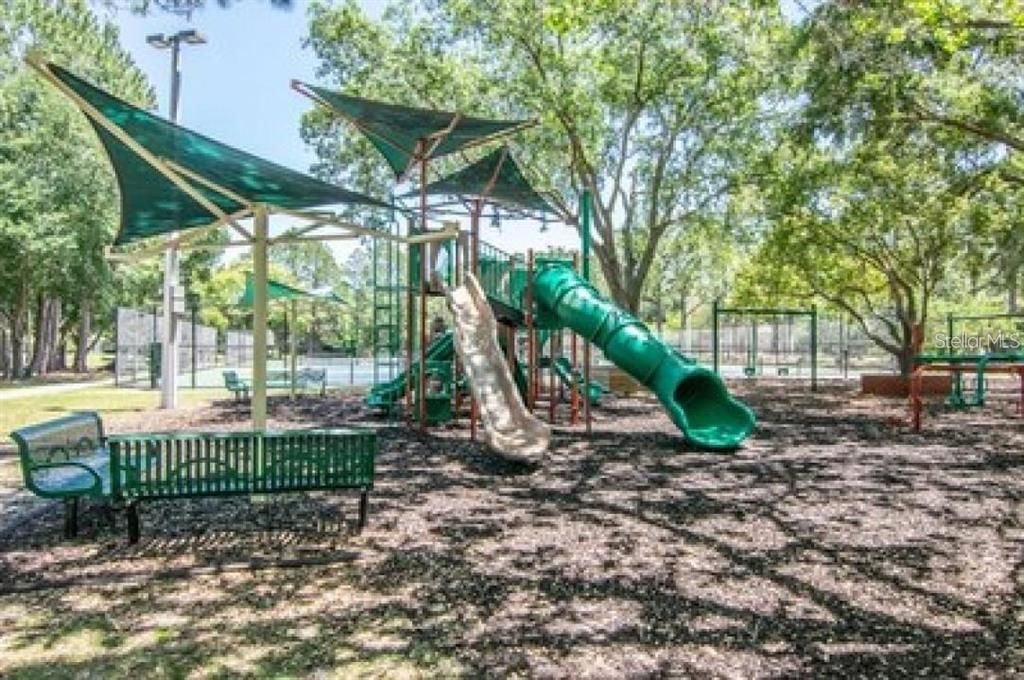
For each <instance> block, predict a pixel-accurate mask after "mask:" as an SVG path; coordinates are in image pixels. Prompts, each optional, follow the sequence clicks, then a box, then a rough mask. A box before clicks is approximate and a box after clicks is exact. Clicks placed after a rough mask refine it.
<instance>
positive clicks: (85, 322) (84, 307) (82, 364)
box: [75, 294, 92, 373]
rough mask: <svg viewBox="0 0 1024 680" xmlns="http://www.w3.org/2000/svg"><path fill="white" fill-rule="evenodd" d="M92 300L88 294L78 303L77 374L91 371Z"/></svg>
mask: <svg viewBox="0 0 1024 680" xmlns="http://www.w3.org/2000/svg"><path fill="white" fill-rule="evenodd" d="M91 303H92V300H91V299H90V298H89V295H88V294H85V295H82V298H81V300H79V303H78V339H77V343H76V344H75V372H76V373H86V372H88V370H89V366H88V357H89V335H90V333H91V332H92V328H91V327H92V304H91Z"/></svg>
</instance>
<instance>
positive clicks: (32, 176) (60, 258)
mask: <svg viewBox="0 0 1024 680" xmlns="http://www.w3.org/2000/svg"><path fill="white" fill-rule="evenodd" d="M28 49H39V50H42V51H43V52H44V54H45V56H47V57H48V58H50V59H53V60H55V61H58V62H60V63H61V64H63V65H65V66H68V67H69V68H71V69H73V70H74V71H76V72H78V73H80V74H82V75H83V76H84V77H86V78H88V79H90V80H92V81H94V82H96V83H98V84H100V85H101V86H102V87H105V88H107V89H109V90H111V91H113V92H115V93H116V94H119V95H120V96H122V97H124V98H126V99H128V100H131V101H134V102H137V103H140V104H143V105H148V104H150V103H152V101H153V96H152V91H151V90H150V88H149V86H148V85H147V84H146V81H145V78H144V76H143V75H142V73H141V72H140V71H139V70H138V69H137V68H136V67H135V65H134V64H133V63H132V61H131V58H130V57H129V55H128V54H127V52H125V51H124V50H123V49H122V48H121V47H120V45H119V44H118V38H117V31H116V29H115V28H114V26H113V25H112V24H110V23H107V22H103V21H101V20H99V19H98V18H97V17H96V16H95V15H94V14H93V13H92V11H91V10H90V9H89V6H88V4H87V3H86V2H84V0H56V1H46V0H11V2H7V3H4V4H3V6H0V315H2V316H3V317H4V318H6V320H7V323H8V326H9V327H10V328H11V334H12V342H11V346H12V347H11V350H12V373H13V374H14V375H21V374H22V373H23V372H24V366H23V364H22V356H23V353H24V352H23V349H24V341H25V336H26V333H27V332H28V328H29V325H30V319H32V313H31V309H32V307H33V306H34V307H35V309H36V313H35V315H34V323H33V324H32V325H33V326H34V328H35V331H36V336H37V337H36V342H35V348H36V352H35V355H36V356H35V358H34V360H33V362H32V366H33V369H34V370H39V371H42V370H46V368H47V367H48V366H49V364H50V363H51V362H50V361H49V360H48V358H49V356H51V354H52V352H53V346H54V345H56V344H60V343H59V342H58V340H57V336H58V335H59V331H60V328H61V326H62V324H61V323H60V319H59V318H57V310H58V309H60V308H61V307H63V308H65V309H66V308H68V307H71V306H72V305H75V306H77V307H78V308H79V309H82V308H86V309H88V306H89V305H90V304H91V301H92V300H93V299H94V297H101V296H102V292H101V291H102V290H103V289H104V288H105V287H109V285H110V275H109V269H108V267H107V264H106V263H105V262H104V261H103V258H102V249H103V245H105V244H107V243H109V242H110V240H111V238H112V236H113V230H114V225H115V224H116V208H117V206H116V197H117V190H116V187H115V185H114V181H113V176H112V174H111V172H110V170H109V168H108V165H107V162H106V159H105V157H104V155H103V152H102V150H101V149H100V147H99V143H98V140H97V139H96V137H95V134H94V133H93V131H92V129H91V128H90V127H89V125H88V124H87V123H86V121H85V120H84V118H83V117H82V116H81V114H79V113H78V112H77V111H76V110H75V109H74V107H73V106H71V105H70V103H68V102H67V101H66V100H65V99H64V98H63V97H62V96H61V95H59V94H58V93H56V92H55V91H54V90H53V89H52V88H50V87H49V86H47V85H46V84H45V83H43V82H42V81H41V80H40V79H39V78H38V77H37V76H36V75H35V74H33V73H31V72H30V71H29V69H28V68H27V67H25V65H24V64H23V63H22V61H21V60H22V57H23V56H24V54H25V52H26V51H27V50H28ZM83 294H84V295H85V296H86V297H83ZM86 299H88V301H87V302H85V304H84V307H83V300H86ZM33 301H35V303H34V304H33ZM56 301H61V302H62V303H67V304H60V303H58V302H56Z"/></svg>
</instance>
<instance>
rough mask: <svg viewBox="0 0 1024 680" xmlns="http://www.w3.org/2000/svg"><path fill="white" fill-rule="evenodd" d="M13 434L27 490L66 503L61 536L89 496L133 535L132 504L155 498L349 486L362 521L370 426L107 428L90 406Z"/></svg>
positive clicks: (370, 464) (369, 484) (368, 485)
mask: <svg viewBox="0 0 1024 680" xmlns="http://www.w3.org/2000/svg"><path fill="white" fill-rule="evenodd" d="M12 437H13V438H14V440H15V441H16V442H17V443H18V446H19V449H20V452H21V460H22V469H23V471H24V475H25V483H26V486H27V487H28V488H29V490H31V491H32V492H33V493H36V494H37V495H39V496H42V497H44V498H60V499H64V500H65V502H66V503H67V520H66V523H65V533H66V534H67V535H68V536H74V535H75V533H76V531H77V512H78V499H79V498H82V497H92V498H96V499H99V500H101V501H104V502H105V503H107V504H108V505H110V506H113V505H115V504H116V505H117V506H119V507H124V508H125V509H126V510H127V514H128V537H129V540H130V541H131V542H133V543H134V542H137V541H138V540H139V533H140V523H139V513H138V504H139V503H140V502H142V501H147V500H157V499H161V500H164V499H175V498H200V497H209V496H227V495H249V494H273V493H289V492H301V491H320V490H336V489H356V490H358V491H360V498H359V528H360V529H362V528H363V527H364V526H365V525H366V515H367V510H368V502H369V492H370V490H371V489H372V488H373V477H374V464H375V459H376V453H377V435H376V433H375V432H373V431H372V430H362V429H319V430H293V431H280V432H254V431H246V432H209V433H199V432H183V433H165V434H127V435H113V436H110V437H104V436H103V426H102V423H101V421H100V418H99V416H98V415H97V414H95V413H83V414H75V415H71V416H66V417H64V418H59V419H57V420H54V421H50V422H47V423H42V424H40V425H34V426H32V427H28V428H24V429H21V430H18V431H16V432H14V433H13V434H12ZM58 472H59V473H60V474H57V473H58Z"/></svg>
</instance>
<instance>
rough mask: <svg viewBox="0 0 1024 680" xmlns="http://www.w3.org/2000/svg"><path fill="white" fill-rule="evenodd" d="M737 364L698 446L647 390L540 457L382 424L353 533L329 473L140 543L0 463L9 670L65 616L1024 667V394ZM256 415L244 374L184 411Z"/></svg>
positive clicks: (434, 662)
mask: <svg viewBox="0 0 1024 680" xmlns="http://www.w3.org/2000/svg"><path fill="white" fill-rule="evenodd" d="M731 387H733V388H734V389H735V390H736V392H737V394H738V396H740V397H741V398H743V399H746V400H748V401H749V402H750V403H751V404H752V406H753V407H754V408H755V409H756V410H757V413H758V416H759V427H758V430H757V431H756V432H755V434H754V435H753V436H752V437H751V438H750V439H749V440H748V441H747V444H746V445H745V447H744V448H743V449H741V450H740V451H738V452H736V453H733V454H722V453H699V454H695V453H686V452H680V451H678V447H679V446H680V440H679V437H678V433H677V431H676V429H675V428H674V426H673V425H672V424H671V422H670V421H669V420H668V418H667V417H666V416H665V415H663V413H662V411H661V410H660V409H658V408H657V405H656V403H655V402H654V401H653V400H651V399H628V400H627V399H616V398H614V397H609V398H608V399H607V400H606V403H605V404H604V406H603V408H602V409H600V410H598V411H596V412H595V416H596V418H597V419H596V422H595V434H594V436H593V438H592V439H590V440H587V439H585V438H584V437H582V436H580V435H578V434H576V433H574V432H572V431H571V430H569V429H568V428H564V427H557V426H556V427H555V428H554V443H553V446H552V450H553V451H554V452H555V455H554V456H553V457H552V462H551V463H550V464H549V465H548V466H546V467H545V468H543V469H540V470H536V471H533V472H532V473H531V472H530V471H529V470H527V469H525V468H522V467H514V466H511V465H509V464H507V463H502V462H501V461H499V460H497V459H495V458H494V457H492V456H491V455H489V454H488V453H487V452H486V451H485V450H484V448H483V446H482V445H481V444H479V443H477V444H474V443H471V442H469V441H467V437H466V432H465V431H464V430H443V429H438V430H432V431H429V432H428V433H426V434H421V433H419V432H412V433H410V432H407V431H405V430H400V429H388V428H384V429H383V430H382V431H381V433H380V436H381V451H380V455H379V457H378V463H377V470H378V483H377V485H376V492H375V500H374V502H373V507H372V508H371V511H372V513H373V516H374V518H375V520H374V522H372V523H371V525H370V526H369V527H368V529H367V531H366V532H365V533H364V534H363V535H362V536H359V537H356V536H354V535H345V534H339V529H338V528H339V526H341V524H340V521H339V514H338V513H348V514H351V513H352V512H354V508H353V507H352V504H351V502H350V499H349V498H346V497H343V496H332V495H314V496H310V497H295V498H285V497H282V498H279V499H273V500H270V501H268V502H266V503H264V504H262V506H261V507H257V508H255V509H254V508H252V507H250V505H249V503H250V501H249V500H248V499H243V498H235V499H218V500H213V499H205V500H196V501H190V502H188V503H186V504H180V503H166V504H161V503H159V502H154V503H152V504H150V506H147V507H146V508H145V509H144V518H143V519H144V522H145V524H146V526H147V527H148V528H147V532H146V535H145V536H144V537H143V541H142V542H141V543H139V544H138V545H137V546H127V545H126V544H125V543H124V542H123V541H122V540H119V539H120V533H119V532H114V531H111V530H110V529H108V528H106V527H105V525H104V524H103V520H102V518H101V517H95V518H93V517H90V516H88V515H87V516H85V517H83V520H82V537H81V539H80V540H79V541H77V542H66V541H63V540H61V539H60V538H59V535H60V522H61V515H60V510H59V508H58V507H53V508H47V507H45V506H42V505H40V504H38V503H37V502H36V501H35V500H34V499H27V498H24V497H23V496H22V494H20V493H19V492H16V491H14V490H13V489H14V487H15V486H16V483H17V480H14V479H11V478H10V476H5V475H0V485H2V486H3V487H4V488H0V504H2V506H0V510H2V512H0V516H2V517H4V520H3V521H4V526H3V527H0V593H2V594H0V631H2V632H0V650H2V653H0V675H4V676H11V677H32V676H33V675H34V674H39V673H41V672H44V671H45V670H46V669H47V668H50V667H51V666H52V663H53V662H54V660H55V659H56V658H57V656H56V655H57V654H58V652H57V650H59V649H65V650H66V649H67V644H70V643H72V642H73V643H74V645H75V649H76V650H78V652H76V656H75V659H78V660H75V659H70V658H65V659H64V662H65V663H67V664H70V665H69V666H67V667H68V668H70V669H71V670H72V671H74V672H80V673H82V674H86V673H88V672H91V673H93V674H98V675H102V676H103V677H127V676H130V675H134V676H135V677H139V676H147V675H153V674H156V673H157V672H160V671H162V672H164V673H165V674H170V675H187V674H189V673H194V674H200V675H201V674H204V673H205V674H209V675H215V674H217V673H218V672H219V673H222V674H234V673H251V674H255V675H271V674H280V675H297V676H304V675H308V674H315V673H316V672H317V671H318V670H321V669H331V668H344V669H345V672H347V673H350V674H352V675H354V676H358V675H364V676H365V675H377V676H380V677H396V676H402V677H454V676H457V675H459V674H464V675H467V676H471V677H481V676H488V677H497V676H502V675H506V674H514V673H519V674H522V675H533V676H540V677H559V676H562V677H564V676H569V675H571V676H573V677H586V676H587V674H589V676H590V677H621V676H627V675H653V676H656V675H658V674H659V673H661V672H667V671H668V670H669V669H675V670H676V671H677V672H679V673H681V674H682V675H692V676H709V675H712V676H729V677H745V678H746V677H765V676H779V675H790V676H791V675H794V674H797V675H802V676H805V677H836V676H841V677H851V676H863V677H905V676H907V675H916V676H918V677H921V676H925V677H940V676H941V677H949V676H962V675H968V674H971V673H974V674H976V675H978V676H983V677H989V676H1007V675H1014V673H1015V672H1017V673H1020V672H1024V653H1022V651H1021V648H1020V646H1019V645H1017V644H1015V643H1014V641H1015V640H1019V639H1020V636H1021V634H1022V632H1024V629H1022V625H1024V624H1022V622H1024V610H1022V604H1021V603H1022V602H1024V583H1022V569H1024V566H1022V557H1021V556H1022V555H1024V500H1022V497H1021V492H1020V490H1021V488H1024V454H1022V453H1021V451H1022V450H1024V421H1022V420H1021V419H1019V418H1017V417H1013V416H1012V413H1013V405H1012V404H1008V403H1007V404H993V405H992V406H991V407H989V408H987V409H985V410H977V409H974V410H968V411H959V412H949V413H947V414H945V415H943V417H941V418H933V419H931V420H930V421H929V427H928V429H927V430H926V431H924V432H921V433H913V432H909V431H907V430H906V429H898V428H893V427H891V426H889V425H887V421H888V420H891V419H893V418H895V417H899V416H902V415H905V413H906V402H905V400H899V399H894V400H879V399H875V398H860V397H856V396H855V395H854V393H853V392H852V391H851V390H847V389H845V388H835V387H831V386H828V385H825V386H822V387H821V388H820V391H819V392H818V393H817V394H811V393H809V392H807V391H804V392H801V391H799V390H798V389H795V387H796V386H795V385H794V383H793V382H792V381H789V382H785V383H781V382H780V383H776V384H767V383H764V382H761V383H759V384H757V385H754V384H752V383H747V382H745V381H735V382H734V383H732V385H731ZM928 408H933V406H931V405H929V406H928ZM934 408H939V406H938V405H936V406H934ZM153 417H154V416H153V415H152V414H146V415H144V416H139V415H130V416H129V415H126V416H123V417H120V418H112V419H111V420H110V421H109V427H110V429H111V431H122V432H123V431H127V430H143V429H146V428H147V427H152V420H151V419H152V418H153ZM247 417H248V411H247V410H246V408H245V407H244V405H239V404H235V403H232V402H230V401H228V400H225V401H222V402H218V403H216V404H215V405H214V406H212V407H208V408H200V409H192V410H182V411H179V412H176V413H175V414H172V415H171V416H170V417H169V420H168V421H167V422H166V423H163V424H164V425H166V426H169V427H179V428H195V429H199V428H203V429H231V428H233V427H237V426H238V425H239V424H242V423H245V422H246V420H245V419H246V418H247ZM368 417H369V411H368V410H366V409H364V408H363V407H362V405H361V403H360V400H359V398H358V397H347V398H343V397H337V398H331V397H329V398H327V399H326V400H320V399H315V398H308V397H307V398H300V399H298V400H296V401H295V402H294V403H289V402H288V401H287V400H286V399H274V400H272V402H271V425H272V426H285V427H300V426H301V427H308V426H315V425H320V424H327V423H333V424H335V425H337V424H338V423H339V422H347V423H351V422H359V421H363V422H372V421H365V420H364V419H365V418H368ZM40 513H41V514H40ZM182 513H185V514H187V515H188V521H187V522H183V521H182V520H181V517H182ZM33 514H35V515H38V516H37V517H35V519H31V520H26V521H21V522H16V521H13V520H12V519H8V518H13V516H14V515H18V516H21V517H28V516H30V515H33ZM311 517H317V518H319V520H318V522H317V523H314V524H311V522H310V518H311ZM341 519H344V518H343V517H342V518H341ZM65 643H67V644H65ZM83 650H87V651H88V654H86V653H85V651H83ZM140 650H141V651H140ZM79 652H81V653H80V654H79ZM86 659H88V660H86ZM581 669H583V671H584V672H581ZM327 674H329V673H327Z"/></svg>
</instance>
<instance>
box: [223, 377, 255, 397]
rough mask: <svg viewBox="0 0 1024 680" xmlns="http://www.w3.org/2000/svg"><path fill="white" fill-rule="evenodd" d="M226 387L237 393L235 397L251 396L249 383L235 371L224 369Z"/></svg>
mask: <svg viewBox="0 0 1024 680" xmlns="http://www.w3.org/2000/svg"><path fill="white" fill-rule="evenodd" d="M223 375H224V387H225V388H226V389H227V390H228V391H229V392H231V393H232V394H234V395H235V399H236V400H238V399H248V398H249V383H247V382H246V381H244V380H242V379H241V378H239V377H238V373H237V372H235V371H224V372H223Z"/></svg>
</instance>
